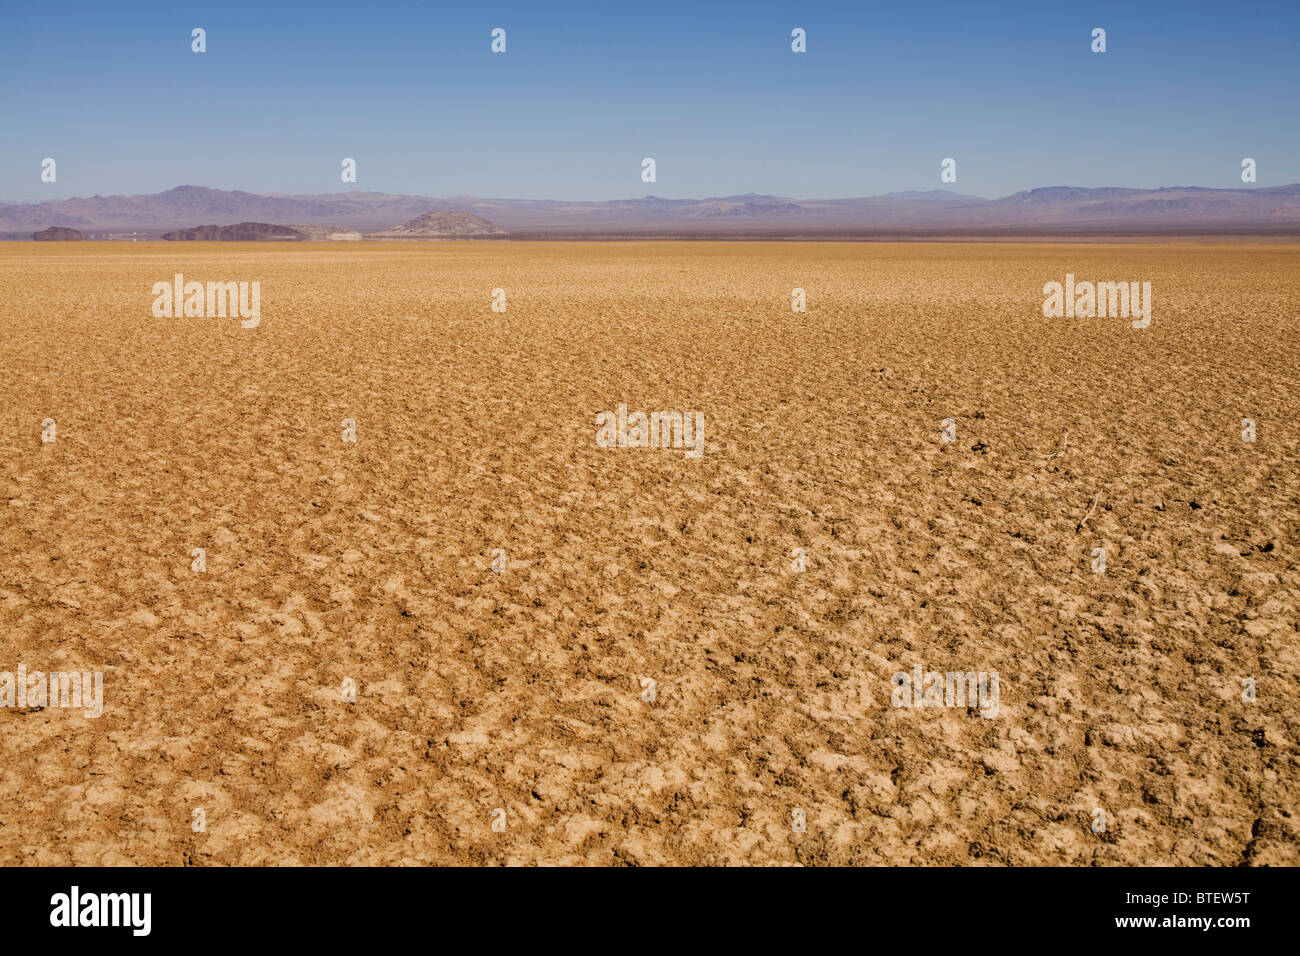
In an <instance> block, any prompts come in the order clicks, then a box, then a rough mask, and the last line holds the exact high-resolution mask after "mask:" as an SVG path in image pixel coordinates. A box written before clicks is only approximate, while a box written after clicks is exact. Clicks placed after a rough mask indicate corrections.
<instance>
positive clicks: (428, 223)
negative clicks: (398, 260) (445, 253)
mask: <svg viewBox="0 0 1300 956" xmlns="http://www.w3.org/2000/svg"><path fill="white" fill-rule="evenodd" d="M504 235H507V233H506V231H505V230H504V229H502V228H501V227H500V226H498V225H497V224H496V223H493V222H488V221H487V220H486V219H484V218H483V217H481V216H476V215H474V214H473V213H472V212H458V211H454V210H444V211H442V212H426V213H425V214H424V215H423V216H416V217H415V218H414V219H412V220H411V221H410V222H405V223H402V225H400V226H394V227H393V228H392V229H385V230H384V231H383V232H371V233H367V234H366V238H367V239H474V238H478V237H486V236H504Z"/></svg>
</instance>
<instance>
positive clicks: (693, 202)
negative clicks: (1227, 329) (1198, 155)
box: [0, 184, 1300, 239]
mask: <svg viewBox="0 0 1300 956" xmlns="http://www.w3.org/2000/svg"><path fill="white" fill-rule="evenodd" d="M440 212H448V213H452V212H455V213H466V214H470V215H472V216H476V217H479V218H481V219H484V220H487V221H488V222H489V223H491V224H494V226H495V227H499V228H500V229H502V230H504V231H506V232H509V233H512V234H520V233H523V234H525V235H546V234H576V235H582V234H589V235H607V234H656V233H657V234H667V235H675V234H701V235H708V234H711V233H719V234H723V233H744V234H750V233H752V234H758V235H761V234H765V233H772V234H800V233H812V234H816V233H826V234H853V233H863V234H870V233H880V232H886V233H888V232H898V233H919V234H925V233H934V232H943V231H949V230H951V231H956V232H969V233H978V232H981V231H1008V230H1010V231H1015V230H1021V231H1024V232H1029V233H1032V232H1047V231H1051V232H1061V231H1069V230H1072V229H1097V230H1113V231H1143V230H1155V231H1159V230H1171V231H1181V230H1191V229H1203V230H1206V231H1215V230H1228V231H1248V230H1250V229H1252V228H1260V229H1267V230H1270V231H1275V232H1276V231H1282V232H1289V231H1296V232H1300V184H1290V185H1286V186H1272V187H1254V188H1228V189H1216V188H1211V187H1200V186H1173V187H1162V188H1160V189H1135V188H1125V187H1101V188H1089V187H1077V186H1047V187H1041V188H1037V189H1030V190H1024V191H1022V192H1018V193H1014V194H1012V195H1010V196H1004V197H1002V198H1000V199H981V198H979V197H975V196H968V195H963V194H961V193H953V192H948V191H947V190H928V191H907V192H902V193H889V194H886V195H884V196H873V197H856V198H846V199H796V198H790V197H784V196H771V195H764V194H754V193H747V194H743V195H733V196H720V197H708V198H704V199H664V198H662V197H658V196H645V197H642V198H639V199H618V200H611V201H604V202H566V201H561V200H538V199H481V198H477V197H472V196H455V197H451V198H436V197H428V196H405V195H394V194H389V193H378V192H365V191H360V190H353V191H350V192H343V193H326V194H319V195H303V196H285V195H280V194H265V195H259V194H256V193H249V192H243V191H240V190H220V189H209V188H206V187H202V186H178V187H176V188H175V189H169V190H167V191H166V192H162V193H156V194H152V195H136V196H91V197H89V198H76V199H65V200H60V201H57V202H43V203H3V204H0V235H5V236H7V237H9V238H24V239H26V238H28V237H29V236H30V234H31V232H32V230H33V229H45V228H48V227H51V226H61V227H68V228H75V229H79V230H81V231H83V232H92V233H93V232H94V231H102V232H110V231H111V232H126V231H139V232H141V233H144V234H146V235H153V236H157V235H160V234H161V233H163V232H166V231H172V230H178V229H181V230H183V229H193V228H194V226H193V223H195V222H227V223H230V222H256V223H267V224H269V223H295V224H300V225H296V226H294V227H293V228H296V229H302V228H303V227H305V226H314V227H325V226H327V225H328V227H329V228H330V229H331V230H339V231H342V232H368V233H377V232H385V231H393V230H395V229H398V228H400V227H396V226H394V223H407V222H409V221H410V220H412V219H415V218H417V217H421V216H425V215H427V214H430V213H440ZM435 234H436V231H435ZM475 234H488V235H494V234H496V233H475Z"/></svg>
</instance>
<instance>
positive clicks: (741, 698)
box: [0, 242, 1300, 865]
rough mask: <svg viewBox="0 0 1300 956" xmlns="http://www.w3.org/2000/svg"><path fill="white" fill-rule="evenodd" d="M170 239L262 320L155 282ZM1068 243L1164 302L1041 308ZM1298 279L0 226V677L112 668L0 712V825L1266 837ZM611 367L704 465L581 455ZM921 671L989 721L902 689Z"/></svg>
mask: <svg viewBox="0 0 1300 956" xmlns="http://www.w3.org/2000/svg"><path fill="white" fill-rule="evenodd" d="M176 272H183V273H184V274H185V276H186V277H187V279H193V280H198V281H201V282H206V281H210V280H234V281H253V280H256V281H260V282H261V284H262V323H261V326H260V328H257V329H254V330H244V329H241V328H240V326H239V323H238V321H237V320H234V319H198V318H191V319H155V318H153V317H152V316H151V313H150V305H151V302H152V298H153V297H152V294H151V292H150V289H151V287H152V285H153V283H155V282H158V281H164V282H165V281H170V279H171V277H172V276H173V274H174V273H176ZM1067 272H1070V273H1073V274H1075V275H1076V276H1077V277H1078V278H1079V279H1080V280H1084V279H1088V280H1093V281H1096V280H1103V281H1108V280H1114V281H1130V280H1142V281H1149V282H1151V283H1152V286H1153V298H1154V310H1153V317H1152V323H1151V326H1150V328H1148V329H1145V330H1140V331H1139V330H1134V329H1132V328H1130V327H1129V323H1128V321H1126V320H1123V319H1044V318H1043V317H1042V311H1041V307H1042V300H1043V294H1042V292H1041V289H1042V286H1043V283H1045V282H1047V281H1052V280H1055V281H1058V282H1059V281H1062V280H1063V279H1064V276H1065V274H1066V273H1067ZM796 286H798V287H802V288H804V289H806V290H807V293H808V312H807V314H805V315H798V314H794V313H792V311H791V308H790V301H791V290H792V289H793V288H794V287H796ZM498 287H501V288H504V289H505V290H506V292H507V302H508V311H507V312H506V313H504V314H495V313H493V312H492V311H491V309H490V303H491V298H492V290H493V289H494V288H498ZM1298 290H1300V246H1297V245H1285V244H1268V243H1240V244H1212V243H1191V242H1182V243H1161V244H1125V243H1109V244H1050V243H1026V244H1016V243H954V244H939V243H936V244H924V243H904V244H884V243H861V244H852V243H829V244H826V243H706V242H659V243H603V244H602V243H591V244H582V243H532V244H529V243H511V242H494V243H486V244H467V243H447V244H428V245H419V246H402V247H400V248H395V247H392V246H383V245H374V246H356V245H347V246H343V247H339V246H332V245H327V244H323V243H322V244H312V245H292V246H290V245H279V244H259V245H243V244H218V243H213V244H192V245H191V244H168V243H156V244H155V243H141V244H131V245H127V244H122V243H102V244H99V243H97V244H90V243H83V244H62V243H49V244H30V245H29V244H18V243H14V244H3V245H0V331H2V335H3V338H2V339H0V414H2V416H3V417H2V419H0V481H2V482H3V489H2V490H3V495H0V506H2V507H0V670H7V671H15V670H16V669H17V666H18V665H19V664H23V665H25V666H26V667H27V669H28V670H29V671H33V670H43V671H49V670H58V669H68V668H73V667H76V668H81V669H87V670H93V669H102V671H103V672H104V675H105V704H104V713H103V716H102V717H99V718H98V719H87V718H86V717H84V716H83V715H82V714H81V712H79V711H77V712H73V711H69V710H66V709H60V708H45V709H31V708H24V709H20V708H18V707H10V708H0V748H2V749H0V862H3V863H8V864H14V863H25V864H61V863H76V864H125V863H138V864H266V863H276V864H288V863H302V864H317V863H329V864H397V863H559V864H573V863H597V864H615V863H642V864H654V863H672V864H684V863H755V864H764V863H795V862H798V863H808V864H814V863H831V864H847V863H865V864H884V863H888V864H919V863H945V864H946V863H1011V864H1031V863H1046V864H1216V865H1236V864H1241V863H1247V864H1296V863H1298V862H1300V828H1298V827H1297V820H1296V812H1297V796H1298V794H1300V787H1298V785H1297V762H1298V758H1297V752H1296V745H1295V741H1296V739H1297V730H1298V729H1300V719H1298V718H1300V706H1298V705H1297V691H1298V690H1300V687H1298V685H1297V675H1298V667H1297V663H1298V657H1297V648H1298V645H1297V620H1298V619H1300V609H1298V607H1297V605H1298V604H1300V574H1298V573H1297V562H1296V546H1297V541H1298V538H1300V535H1297V511H1298V507H1297V505H1298V502H1300V478H1298V477H1297V467H1296V466H1297V458H1298V457H1300V455H1298V452H1300V427H1298V425H1297V417H1298V416H1300V399H1298V398H1297V384H1298V382H1297V379H1298V378H1300V375H1298V370H1300V354H1298V349H1300V347H1298V346H1297V342H1298V341H1300V339H1298V337H1297V332H1300V328H1298V326H1300V319H1298V317H1297V306H1296V301H1297V291H1298ZM619 403H626V404H627V405H628V406H629V407H630V408H631V409H633V410H637V409H641V410H645V411H653V410H679V411H687V410H691V411H695V410H698V411H701V412H703V413H704V416H705V439H706V451H705V454H704V456H703V457H702V458H700V459H698V460H689V459H687V458H685V457H684V456H683V454H682V453H681V452H680V451H672V450H654V449H651V450H641V449H604V448H599V447H597V445H596V442H595V433H596V428H595V416H596V415H597V413H598V412H601V411H604V410H613V409H615V408H616V407H617V406H618V404H619ZM1247 417H1249V418H1253V419H1255V420H1256V422H1257V428H1258V440H1257V441H1256V442H1255V443H1253V444H1249V443H1246V442H1243V441H1242V439H1241V420H1242V419H1243V418H1247ZM45 418H53V419H55V420H56V422H57V441H55V442H54V443H52V444H43V443H42V442H41V440H40V434H41V422H42V420H43V419H45ZM345 418H352V419H355V421H356V423H357V435H358V441H357V442H356V443H355V444H345V443H344V442H343V441H342V440H341V431H342V426H341V422H342V420H343V419H345ZM945 418H952V419H954V420H955V422H956V427H957V441H956V442H955V443H953V444H945V443H944V442H942V441H941V437H940V430H941V424H940V423H941V421H942V420H943V419H945ZM1066 430H1068V432H1069V440H1068V445H1067V446H1066V451H1065V453H1064V454H1062V455H1059V456H1057V457H1055V458H1049V457H1048V456H1049V455H1050V454H1051V453H1052V452H1053V451H1055V450H1058V449H1059V448H1060V446H1061V444H1062V434H1063V432H1065V431H1066ZM1098 493H1100V498H1099V501H1098V505H1097V508H1096V511H1095V512H1094V513H1093V515H1092V516H1091V517H1090V518H1089V520H1088V521H1087V522H1086V524H1084V526H1083V528H1082V530H1080V531H1076V525H1077V523H1078V522H1079V520H1080V519H1081V518H1082V517H1083V515H1084V513H1085V512H1086V511H1087V509H1088V506H1089V503H1090V502H1091V501H1092V500H1093V498H1094V496H1095V495H1098ZM498 547H499V548H504V549H505V551H506V554H507V560H508V566H507V569H506V570H505V571H504V572H503V573H494V572H493V571H492V570H491V568H490V564H491V562H492V556H493V549H494V548H498ZM1098 547H1102V548H1105V550H1106V554H1107V569H1106V572H1105V573H1104V574H1096V573H1093V571H1092V569H1091V560H1092V557H1091V555H1092V551H1093V549H1094V548H1098ZM194 548H205V549H206V551H207V561H208V566H207V571H206V573H202V574H198V573H194V572H192V571H191V570H190V562H191V558H190V552H191V550H192V549H194ZM794 548H804V549H806V554H807V561H808V567H807V570H806V571H804V572H803V573H795V572H794V571H793V570H792V549H794ZM916 664H921V665H923V666H924V667H925V668H926V669H933V670H940V671H946V670H962V671H971V670H975V671H990V672H992V671H996V672H997V673H998V674H999V676H1000V707H999V712H998V714H997V716H996V717H992V718H985V717H981V716H980V715H979V714H978V713H976V712H973V711H968V710H966V709H964V708H953V709H946V708H938V709H933V708H932V709H905V708H894V707H892V706H890V692H891V683H890V679H891V676H892V675H893V674H894V673H895V672H896V671H899V670H905V671H910V670H911V668H912V667H913V666H914V665H916ZM349 677H350V678H353V679H354V680H355V681H356V682H357V685H358V696H357V699H356V702H355V703H346V702H345V701H344V700H343V699H342V693H341V686H342V682H343V681H344V679H345V678H349ZM647 678H648V679H651V680H653V681H655V682H656V690H657V699H656V701H655V702H654V703H653V704H650V703H647V702H645V701H643V700H642V680H643V679H647ZM1248 678H1251V679H1253V680H1254V681H1255V684H1256V688H1257V699H1256V700H1255V701H1254V702H1249V701H1247V700H1244V699H1243V680H1245V679H1248ZM199 808H201V809H203V810H204V811H205V813H206V820H207V829H206V832H204V833H195V832H193V831H192V829H191V820H192V811H193V810H195V809H199ZM496 808H502V809H504V811H505V820H506V829H505V832H503V833H500V832H493V830H492V826H491V823H492V817H493V811H494V810H495V809H496ZM1097 808H1101V809H1103V810H1104V811H1105V813H1106V814H1107V821H1108V825H1107V827H1106V829H1105V831H1104V832H1102V833H1094V832H1093V830H1092V821H1093V819H1094V816H1093V811H1094V810H1095V809H1097ZM796 809H801V810H803V811H804V813H805V814H806V819H807V828H806V832H803V833H799V832H795V830H794V828H793V827H792V821H793V819H794V818H793V813H794V811H795V810H796Z"/></svg>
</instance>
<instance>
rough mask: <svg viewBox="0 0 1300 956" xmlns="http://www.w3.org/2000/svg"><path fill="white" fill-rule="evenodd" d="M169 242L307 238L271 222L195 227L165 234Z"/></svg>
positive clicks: (291, 229) (257, 240)
mask: <svg viewBox="0 0 1300 956" xmlns="http://www.w3.org/2000/svg"><path fill="white" fill-rule="evenodd" d="M163 238H164V239H166V240H168V241H169V242H176V241H181V240H191V241H193V240H197V241H200V242H259V241H262V240H278V241H302V240H304V239H306V238H307V236H306V235H305V234H304V233H302V232H300V231H299V230H297V229H294V228H292V227H291V226H276V225H272V224H271V223H269V222H240V223H236V224H235V225H233V226H195V227H194V228H193V229H178V230H176V231H175V232H165V233H163Z"/></svg>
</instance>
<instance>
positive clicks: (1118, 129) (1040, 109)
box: [0, 0, 1300, 201]
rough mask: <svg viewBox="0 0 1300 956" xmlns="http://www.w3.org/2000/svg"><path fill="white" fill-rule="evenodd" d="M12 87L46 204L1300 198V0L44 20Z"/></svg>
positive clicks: (74, 14)
mask: <svg viewBox="0 0 1300 956" xmlns="http://www.w3.org/2000/svg"><path fill="white" fill-rule="evenodd" d="M196 26H197V27H203V28H205V29H206V30H207V45H208V51H207V52H206V53H204V54H196V53H192V52H191V51H190V31H191V29H192V28H193V27H196ZM494 27H502V28H504V29H505V30H506V31H507V52H506V53H505V54H493V53H492V52H491V51H490V49H489V46H490V42H491V37H490V31H491V30H492V28H494ZM795 27H802V28H804V29H805V30H806V31H807V36H808V41H807V42H808V52H807V53H804V54H795V53H793V52H791V50H790V42H791V40H790V31H791V30H792V29H793V28H795ZM1094 27H1103V28H1105V29H1106V31H1107V52H1106V53H1104V54H1094V53H1092V52H1091V51H1090V49H1089V46H1090V42H1091V39H1090V34H1091V31H1092V29H1093V28H1094ZM0 91H3V92H0V130H3V132H2V133H0V198H3V199H8V200H22V201H32V200H40V199H62V198H67V197H69V196H90V195H94V194H105V195H107V194H115V193H121V194H131V193H139V192H158V191H161V190H163V189H169V188H171V187H173V186H177V185H181V184H186V183H188V184H194V185H201V186H211V187H214V188H221V189H245V190H248V191H250V192H268V191H278V192H286V193H328V192H341V191H344V190H347V189H352V188H359V189H370V190H377V191H383V192H395V193H419V194H423V195H431V196H452V195H476V196H485V197H511V198H537V199H596V200H598V199H613V198H624V197H631V196H642V195H646V194H654V195H658V196H668V197H702V196H716V195H730V194H735V193H744V192H762V193H775V194H780V195H785V196H792V197H795V198H813V197H847V196H868V195H875V194H879V193H882V192H888V191H893V190H904V189H934V188H940V187H941V186H942V184H941V183H940V182H939V164H940V161H941V160H942V159H943V158H944V157H947V156H951V157H954V158H955V159H956V160H957V174H958V175H957V182H956V183H955V184H953V185H951V186H948V187H946V188H951V189H955V190H957V191H959V192H965V193H972V194H975V195H981V196H990V197H991V196H1001V195H1006V194H1008V193H1011V192H1015V191H1016V190H1019V189H1026V188H1032V187H1035V186H1048V185H1078V186H1105V185H1123V186H1143V187H1153V186H1167V185H1202V186H1227V187H1231V186H1237V187H1240V186H1242V185H1243V184H1242V183H1241V181H1240V163H1241V159H1242V157H1244V156H1251V157H1253V158H1255V159H1256V160H1257V162H1258V177H1259V179H1258V183H1257V185H1258V186H1268V185H1280V184H1283V183H1291V182H1297V181H1300V123H1298V122H1297V119H1298V118H1300V109H1298V108H1297V102H1298V101H1300V3H1297V2H1296V0H1286V2H1277V0H1263V2H1258V3H1250V4H1237V5H1232V4H1223V3H1215V4H1210V3H1201V2H1197V0H1192V2H1160V3H1141V2H1137V0H1130V2H1121V3H1107V2H1087V3H1078V2H1069V0H1066V2H1056V0H1035V2H1004V3H973V2H968V3H946V2H935V0H927V2H917V3H890V4H885V3H866V2H853V3H817V2H798V3H766V2H745V3H726V4H723V3H709V2H707V0H701V2H692V3H677V2H669V0H658V2H655V0H646V2H642V3H635V2H627V3H614V2H603V3H563V2H536V0H534V2H530V3H517V4H503V3H491V2H487V3H460V4H450V3H436V2H428V0H426V2H418V3H416V2H400V3H389V2H382V0H376V2H356V3H339V2H332V0H320V2H314V3H277V2H275V0H264V2H261V3H243V2H239V0H223V2H220V3H186V2H172V3H131V2H129V0H128V2H122V3H107V2H99V3H93V4H92V3H78V2H70V3H60V4H57V5H53V6H52V5H48V4H38V3H31V2H22V3H15V4H12V5H10V7H9V8H8V9H7V10H6V11H5V12H4V14H3V29H2V30H0ZM46 156H50V157H53V158H55V160H56V161H57V163H58V179H57V182H56V183H52V184H48V183H42V182H41V180H40V163H41V159H42V158H43V157H46ZM645 156H651V157H654V158H655V160H656V163H657V173H658V177H657V182H655V183H654V184H649V185H648V184H645V183H642V182H641V178H640V172H641V166H640V163H641V159H642V157H645ZM343 157H354V158H355V159H356V160H357V169H358V176H357V183H356V185H355V186H352V185H347V184H344V183H342V182H341V181H340V178H339V164H340V161H341V160H342V159H343Z"/></svg>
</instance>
